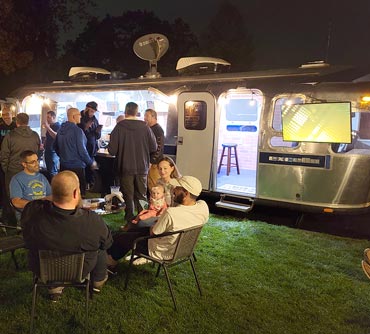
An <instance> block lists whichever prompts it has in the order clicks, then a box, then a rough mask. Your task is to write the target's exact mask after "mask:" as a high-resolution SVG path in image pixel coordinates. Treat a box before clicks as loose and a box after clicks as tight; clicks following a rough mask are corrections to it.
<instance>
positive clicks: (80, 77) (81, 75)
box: [68, 67, 111, 81]
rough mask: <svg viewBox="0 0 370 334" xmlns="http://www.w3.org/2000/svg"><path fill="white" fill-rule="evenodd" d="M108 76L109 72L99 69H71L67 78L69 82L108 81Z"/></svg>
mask: <svg viewBox="0 0 370 334" xmlns="http://www.w3.org/2000/svg"><path fill="white" fill-rule="evenodd" d="M110 74H111V73H110V72H109V71H107V70H105V69H104V68H99V67H71V69H70V70H69V74H68V76H69V78H70V79H71V80H77V81H84V80H94V79H95V80H97V79H109V78H110Z"/></svg>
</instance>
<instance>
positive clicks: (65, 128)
mask: <svg viewBox="0 0 370 334" xmlns="http://www.w3.org/2000/svg"><path fill="white" fill-rule="evenodd" d="M55 151H56V152H57V154H58V155H59V158H60V165H61V166H63V168H85V167H86V166H90V165H91V164H92V163H93V160H92V159H91V158H90V156H89V154H88V153H87V150H86V136H85V134H84V133H83V131H82V129H81V128H79V127H78V126H77V125H76V124H74V123H72V122H68V121H67V122H64V123H63V124H62V126H61V127H60V129H59V131H58V133H57V137H56V139H55Z"/></svg>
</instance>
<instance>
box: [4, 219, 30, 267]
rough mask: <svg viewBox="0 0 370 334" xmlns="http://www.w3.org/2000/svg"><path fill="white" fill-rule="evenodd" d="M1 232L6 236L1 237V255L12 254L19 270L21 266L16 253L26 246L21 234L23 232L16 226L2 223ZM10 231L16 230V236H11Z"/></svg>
mask: <svg viewBox="0 0 370 334" xmlns="http://www.w3.org/2000/svg"><path fill="white" fill-rule="evenodd" d="M0 230H1V231H2V233H3V234H4V236H1V237H0V254H4V253H7V252H10V254H11V257H12V259H13V262H14V265H15V268H16V269H17V270H18V269H19V266H18V262H17V259H16V257H15V251H16V250H17V249H20V248H24V246H25V244H24V240H23V237H22V235H21V234H20V232H21V230H20V229H19V228H17V227H15V226H9V225H4V224H2V223H0ZM9 230H14V233H16V234H12V235H10V234H9Z"/></svg>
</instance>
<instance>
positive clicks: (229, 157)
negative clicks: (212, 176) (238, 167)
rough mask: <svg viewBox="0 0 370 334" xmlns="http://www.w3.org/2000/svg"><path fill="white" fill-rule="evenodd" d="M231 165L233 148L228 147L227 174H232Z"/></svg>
mask: <svg viewBox="0 0 370 334" xmlns="http://www.w3.org/2000/svg"><path fill="white" fill-rule="evenodd" d="M230 166H231V148H230V147H228V148H227V171H226V175H227V176H229V175H230Z"/></svg>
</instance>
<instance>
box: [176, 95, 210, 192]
mask: <svg viewBox="0 0 370 334" xmlns="http://www.w3.org/2000/svg"><path fill="white" fill-rule="evenodd" d="M177 110H178V137H177V154H176V164H177V166H178V168H179V170H180V172H181V174H182V175H191V176H195V177H197V178H198V179H199V180H200V181H201V182H202V185H203V189H205V190H209V189H210V176H211V170H212V168H211V167H212V152H213V143H214V128H215V98H214V96H213V95H212V94H210V93H207V92H183V93H181V94H180V95H179V96H178V99H177Z"/></svg>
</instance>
